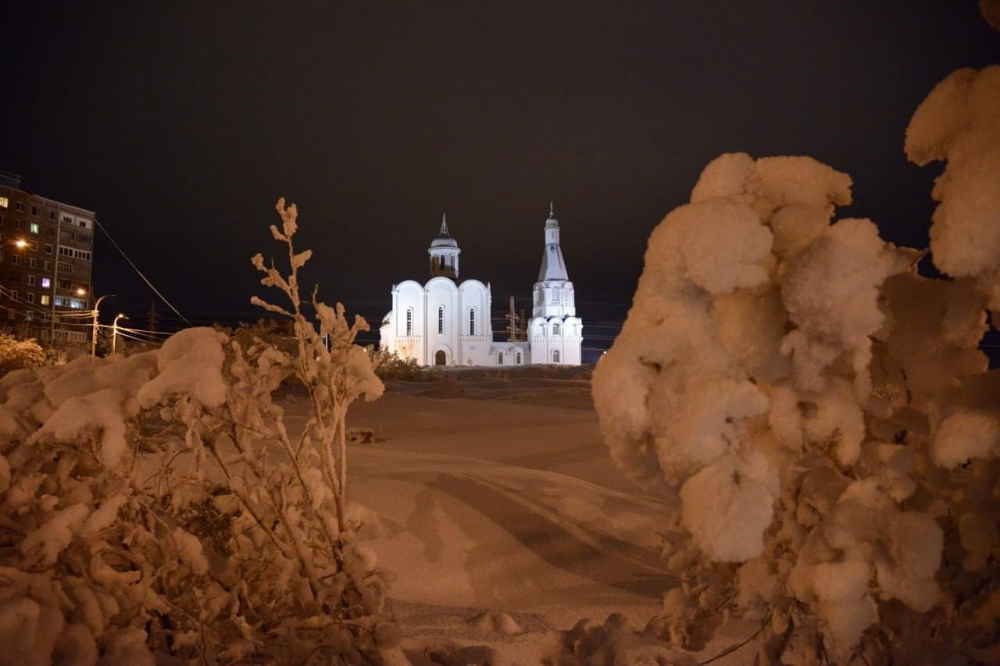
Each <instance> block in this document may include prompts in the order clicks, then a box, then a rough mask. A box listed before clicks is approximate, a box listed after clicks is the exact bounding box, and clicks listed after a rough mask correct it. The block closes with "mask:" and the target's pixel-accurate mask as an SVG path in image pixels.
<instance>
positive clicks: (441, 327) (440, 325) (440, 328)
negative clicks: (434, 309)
mask: <svg viewBox="0 0 1000 666" xmlns="http://www.w3.org/2000/svg"><path fill="white" fill-rule="evenodd" d="M438 333H444V306H443V305H441V306H439V307H438Z"/></svg>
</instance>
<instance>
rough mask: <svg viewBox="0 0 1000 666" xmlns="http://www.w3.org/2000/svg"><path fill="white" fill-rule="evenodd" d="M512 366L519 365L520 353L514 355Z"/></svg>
mask: <svg viewBox="0 0 1000 666" xmlns="http://www.w3.org/2000/svg"><path fill="white" fill-rule="evenodd" d="M514 365H521V352H515V353H514Z"/></svg>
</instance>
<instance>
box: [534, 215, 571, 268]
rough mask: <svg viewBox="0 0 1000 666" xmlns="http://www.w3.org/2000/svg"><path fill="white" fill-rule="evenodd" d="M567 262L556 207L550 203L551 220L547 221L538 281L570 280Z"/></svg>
mask: <svg viewBox="0 0 1000 666" xmlns="http://www.w3.org/2000/svg"><path fill="white" fill-rule="evenodd" d="M568 279H569V275H568V274H567V272H566V262H565V261H564V260H563V255H562V248H560V247H559V221H558V220H557V219H556V214H555V206H554V205H553V203H552V202H551V201H550V202H549V219H547V220H545V250H544V251H543V252H542V268H541V270H539V271H538V281H539V282H544V281H546V280H568Z"/></svg>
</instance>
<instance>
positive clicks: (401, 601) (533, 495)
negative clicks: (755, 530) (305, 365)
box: [287, 369, 754, 665]
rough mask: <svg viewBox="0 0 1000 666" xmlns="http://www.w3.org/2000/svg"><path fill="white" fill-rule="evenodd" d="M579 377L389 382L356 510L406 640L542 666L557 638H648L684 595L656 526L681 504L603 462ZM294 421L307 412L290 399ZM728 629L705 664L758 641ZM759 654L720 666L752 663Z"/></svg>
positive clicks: (364, 421) (359, 476) (355, 414)
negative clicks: (598, 632) (639, 631)
mask: <svg viewBox="0 0 1000 666" xmlns="http://www.w3.org/2000/svg"><path fill="white" fill-rule="evenodd" d="M587 377H588V375H587V374H586V373H584V372H581V371H579V370H563V371H561V372H559V373H555V372H553V371H552V370H538V369H534V370H533V369H525V370H523V371H521V372H518V371H515V370H511V371H505V372H498V371H494V370H485V369H467V370H462V371H458V372H454V373H448V374H446V375H444V377H443V378H440V379H437V380H435V381H430V382H389V383H388V385H387V391H386V394H385V395H384V396H383V397H382V398H381V399H379V400H377V401H375V402H372V403H361V402H358V403H355V405H354V406H353V407H352V409H351V412H350V415H349V418H348V421H349V425H351V426H352V427H355V428H370V429H372V430H373V431H374V433H375V438H374V442H373V443H371V444H358V445H355V446H353V447H352V448H351V450H350V458H349V465H350V474H349V479H350V483H351V487H350V489H349V495H350V497H351V500H352V501H354V502H357V503H359V504H362V505H364V506H367V507H369V508H371V509H373V510H375V511H376V512H377V513H378V514H379V516H380V519H381V523H382V528H383V534H382V535H381V537H380V538H378V539H376V540H375V541H374V542H373V547H374V549H375V551H376V552H377V555H378V559H379V563H380V565H382V566H384V567H385V568H386V569H387V570H388V571H391V572H392V573H393V574H394V576H395V581H394V583H393V585H392V589H391V597H392V609H393V611H394V613H395V614H396V617H397V619H398V620H399V621H400V623H401V625H402V629H403V632H404V635H405V636H406V637H407V642H406V643H404V645H409V646H410V647H415V646H416V645H419V644H421V643H428V642H433V641H434V640H436V639H447V640H450V641H454V642H456V643H459V644H463V645H466V644H467V645H488V646H490V647H492V648H494V649H495V650H496V651H497V654H498V655H499V663H500V664H525V665H528V664H538V663H539V656H538V655H539V650H540V648H541V647H542V646H543V645H545V644H546V643H547V642H548V641H551V640H552V633H551V632H552V631H554V630H560V629H569V628H571V627H572V626H573V625H574V624H575V623H576V621H578V620H579V619H581V618H591V619H594V620H598V621H603V620H604V619H605V618H606V617H607V616H608V615H609V614H610V613H613V612H619V613H622V614H624V615H626V616H627V617H629V618H630V619H631V620H632V621H633V623H634V625H635V626H636V627H641V626H643V624H644V623H645V622H646V620H648V619H649V618H650V617H652V616H653V615H654V614H655V613H656V611H657V609H658V608H659V606H660V600H661V597H662V594H663V593H664V592H665V591H666V590H668V589H670V588H671V587H672V586H674V585H675V584H676V582H675V581H673V580H672V579H670V578H669V576H668V575H667V574H666V573H665V572H664V568H663V566H662V563H661V559H660V542H659V540H658V538H657V525H658V524H659V523H660V522H661V520H662V516H663V515H664V513H665V512H668V511H671V510H672V507H670V506H667V505H664V504H662V503H661V502H658V501H657V500H655V499H653V498H651V497H650V496H648V495H646V494H644V493H642V492H641V491H640V490H639V489H638V488H636V487H635V486H634V485H633V484H632V483H631V482H630V481H629V480H628V479H627V478H625V477H624V476H623V475H622V474H621V472H619V471H618V470H617V468H616V467H615V465H614V464H613V463H612V461H611V459H610V458H609V456H608V450H607V448H606V447H605V446H604V444H603V443H602V440H601V435H600V432H599V430H598V424H597V416H596V414H595V412H594V410H593V406H592V403H591V397H590V381H589V379H588V378H587ZM287 409H288V413H289V416H290V418H289V424H290V425H292V426H294V424H295V421H296V419H301V418H304V414H305V409H306V405H305V404H304V401H302V400H297V399H296V398H295V397H294V396H292V397H290V398H288V400H287ZM753 631H754V627H748V626H739V625H736V626H733V627H732V628H731V630H730V631H727V632H725V636H724V637H723V638H720V639H718V640H717V641H716V642H715V643H713V644H712V645H710V646H709V648H708V649H706V650H705V651H704V653H703V655H704V656H705V657H710V656H713V655H715V654H716V653H718V652H720V651H721V650H723V649H724V648H725V647H727V646H729V645H731V644H732V643H735V642H740V641H741V640H742V639H743V638H745V637H747V636H749V635H750V634H751V633H753ZM753 651H754V643H753V642H752V641H751V643H750V644H748V646H747V647H746V648H745V649H743V650H741V651H739V652H737V653H734V654H733V655H730V656H728V657H727V658H726V659H722V660H719V661H716V662H713V663H716V664H743V663H750V662H751V661H752V657H753Z"/></svg>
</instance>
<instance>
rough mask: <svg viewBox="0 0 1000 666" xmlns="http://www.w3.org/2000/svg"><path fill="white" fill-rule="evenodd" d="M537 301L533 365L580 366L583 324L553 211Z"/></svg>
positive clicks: (531, 336) (531, 325) (533, 321)
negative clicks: (578, 313)
mask: <svg viewBox="0 0 1000 666" xmlns="http://www.w3.org/2000/svg"><path fill="white" fill-rule="evenodd" d="M533 302H534V307H533V308H532V310H531V321H530V322H529V323H528V342H529V344H530V345H531V358H532V363H549V364H554V365H580V362H581V358H580V357H581V351H580V347H581V345H582V343H583V321H582V320H581V319H580V318H579V317H577V316H576V293H575V291H574V289H573V283H572V282H570V280H569V273H568V272H567V270H566V261H565V260H564V259H563V254H562V247H561V246H560V245H559V222H558V220H556V218H555V215H554V214H553V211H552V209H551V208H549V219H547V220H546V221H545V250H544V252H543V254H542V267H541V269H540V270H539V271H538V282H536V283H535V289H534V291H533Z"/></svg>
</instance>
